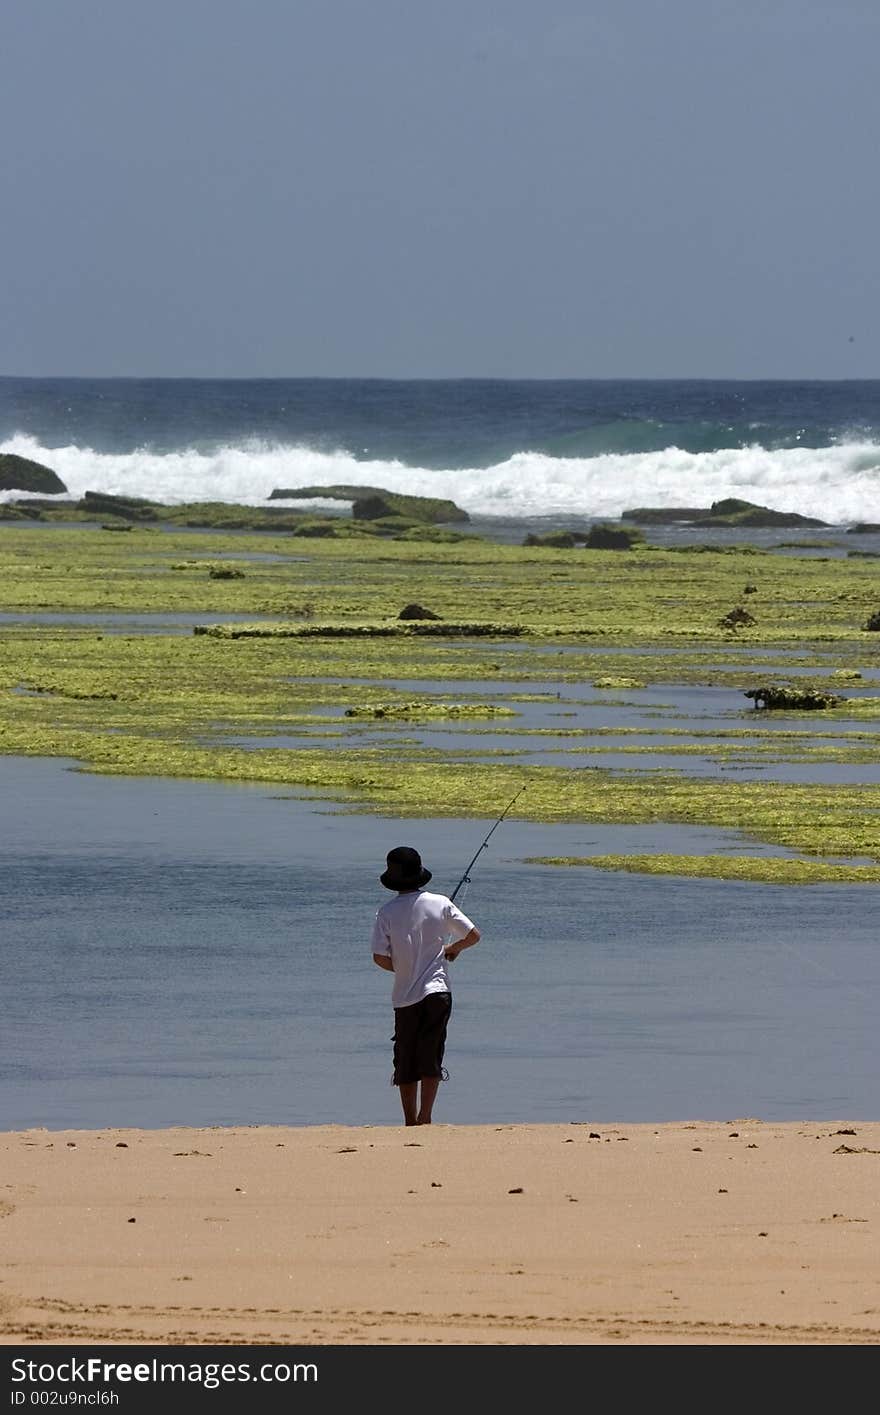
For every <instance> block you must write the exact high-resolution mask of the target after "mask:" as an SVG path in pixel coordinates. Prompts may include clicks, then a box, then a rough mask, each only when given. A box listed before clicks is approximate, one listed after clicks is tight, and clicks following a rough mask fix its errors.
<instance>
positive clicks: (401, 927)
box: [372, 889, 475, 1007]
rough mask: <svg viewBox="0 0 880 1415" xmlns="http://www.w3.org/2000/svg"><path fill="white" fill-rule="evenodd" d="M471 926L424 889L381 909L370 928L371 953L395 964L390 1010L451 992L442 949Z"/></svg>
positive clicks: (401, 896) (450, 905)
mask: <svg viewBox="0 0 880 1415" xmlns="http://www.w3.org/2000/svg"><path fill="white" fill-rule="evenodd" d="M474 927H475V925H474V924H473V923H471V920H470V919H469V918H468V916H467V914H463V913H462V912H461V910H460V909H459V908H458V906H457V905H456V904H453V902H452V900H451V899H447V898H446V895H445V894H429V893H428V891H427V890H426V889H417V890H414V891H413V892H412V893H411V894H397V895H395V897H394V898H393V899H389V901H388V903H387V904H383V905H382V907H381V909H379V910H378V912H377V914H376V922H375V924H374V925H373V949H372V951H373V953H379V954H383V955H384V956H385V957H386V958H390V959H391V961H392V963H393V964H394V988H393V990H392V993H391V1005H392V1007H410V1006H411V1005H412V1004H413V1003H414V1002H421V1000H422V998H423V997H427V996H428V993H431V992H450V991H451V989H450V987H449V976H448V974H447V971H446V959H445V957H444V956H443V948H444V946H445V945H446V944H447V943H453V942H455V941H457V940H458V939H460V938H465V937H466V935H467V934H469V933H470V931H471V929H472V928H474Z"/></svg>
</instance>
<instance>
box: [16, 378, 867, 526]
mask: <svg viewBox="0 0 880 1415" xmlns="http://www.w3.org/2000/svg"><path fill="white" fill-rule="evenodd" d="M0 452H15V453H18V454H19V455H21V456H25V457H31V458H33V459H35V460H37V461H39V462H43V463H45V464H46V465H48V466H50V467H52V468H53V470H54V471H56V472H57V473H58V475H59V476H60V477H61V478H62V480H63V481H64V483H65V484H66V486H67V488H68V491H69V492H70V494H71V495H72V496H81V495H82V494H83V492H85V491H87V490H90V491H103V492H110V493H115V494H119V495H127V496H144V497H149V498H152V499H154V500H157V501H163V502H168V503H180V502H192V501H223V502H231V503H238V504H244V505H255V506H259V505H263V504H265V503H266V502H267V499H268V498H269V496H270V493H271V492H272V491H273V490H274V489H276V488H285V487H297V486H306V485H308V486H330V485H332V484H334V483H345V484H352V485H369V486H381V487H384V488H385V489H387V490H389V491H397V492H406V493H415V494H417V495H426V496H437V497H444V498H449V499H451V500H453V501H455V502H457V504H458V505H459V506H461V507H462V508H463V509H464V510H466V511H467V512H468V513H469V515H470V516H471V518H472V519H473V520H475V521H476V522H478V523H481V524H480V529H484V530H488V531H489V532H490V533H491V531H492V529H493V527H494V528H496V529H503V528H504V526H505V525H509V524H510V523H515V524H516V525H518V526H521V525H522V524H546V523H547V522H548V521H552V522H553V523H555V524H558V525H567V524H570V523H572V522H573V521H578V522H582V521H584V520H585V519H589V518H605V517H616V516H618V515H620V513H621V511H623V510H625V509H627V508H631V507H635V506H664V507H665V506H708V505H709V504H710V503H711V502H712V501H715V500H719V499H721V498H724V497H741V498H743V499H745V500H748V501H753V502H757V503H759V504H761V505H764V506H769V507H771V508H773V509H774V510H780V511H795V512H799V513H800V514H802V515H807V516H813V517H817V518H819V519H820V520H823V521H826V522H828V523H830V524H834V525H838V526H842V525H851V524H854V523H856V522H859V521H874V522H880V380H870V381H860V382H856V381H852V382H850V381H841V382H759V381H754V382H748V381H745V382H719V381H713V380H687V381H675V380H670V381H629V380H608V381H550V380H547V381H541V380H535V381H532V380H529V381H518V380H514V381H507V380H491V379H462V380H429V381H420V380H401V381H398V380H385V379H254V380H211V379H130V378H126V379H69V378H60V379H49V378H11V377H5V378H0ZM3 495H4V497H5V498H6V499H9V498H10V497H11V496H14V495H17V493H4V494H3ZM273 504H275V505H281V506H283V505H285V504H286V503H285V502H283V501H281V502H277V501H276V502H275V503H273ZM308 504H309V505H310V506H316V505H317V506H322V505H323V504H324V503H323V502H322V501H321V500H320V499H319V500H318V501H313V502H310V503H308ZM326 508H327V509H333V510H336V511H339V510H340V507H339V503H338V502H336V503H332V502H328V503H326Z"/></svg>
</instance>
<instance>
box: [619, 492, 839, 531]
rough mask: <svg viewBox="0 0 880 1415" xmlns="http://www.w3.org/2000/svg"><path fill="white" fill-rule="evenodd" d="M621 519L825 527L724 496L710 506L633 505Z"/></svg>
mask: <svg viewBox="0 0 880 1415" xmlns="http://www.w3.org/2000/svg"><path fill="white" fill-rule="evenodd" d="M620 516H621V520H624V521H638V522H640V523H641V524H642V525H645V526H665V525H671V524H673V523H674V522H684V523H686V524H689V525H692V526H827V525H828V524H829V523H828V522H827V521H819V520H817V519H816V518H815V517H814V516H801V515H800V514H799V513H798V512H797V511H772V510H771V509H770V507H769V506H759V505H758V504H757V503H756V502H754V501H743V500H742V499H741V498H740V497H738V496H727V497H724V498H723V499H722V500H720V501H713V502H712V505H711V506H636V507H633V508H632V509H630V510H627V511H621V513H620Z"/></svg>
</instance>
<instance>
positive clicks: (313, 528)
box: [293, 521, 339, 537]
mask: <svg viewBox="0 0 880 1415" xmlns="http://www.w3.org/2000/svg"><path fill="white" fill-rule="evenodd" d="M338 531H339V527H338V526H337V524H336V522H335V521H301V522H300V524H299V525H298V526H294V528H293V534H294V535H295V536H325V537H332V536H335V535H337V534H338Z"/></svg>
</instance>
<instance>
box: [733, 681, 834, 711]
mask: <svg viewBox="0 0 880 1415" xmlns="http://www.w3.org/2000/svg"><path fill="white" fill-rule="evenodd" d="M744 696H745V697H747V698H751V699H752V700H753V702H754V704H755V707H756V708H768V709H774V708H776V709H778V708H788V709H794V710H795V711H801V712H802V711H807V712H813V711H816V710H820V711H821V710H823V709H825V708H835V707H839V706H840V704H841V703H842V702H844V701H845V699H844V698H842V697H840V695H839V694H837V693H829V692H827V691H826V690H825V689H823V688H814V687H810V686H809V685H805V684H798V685H797V686H795V685H793V684H787V683H766V684H764V686H763V687H761V688H747V689H746V691H745V694H744Z"/></svg>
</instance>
